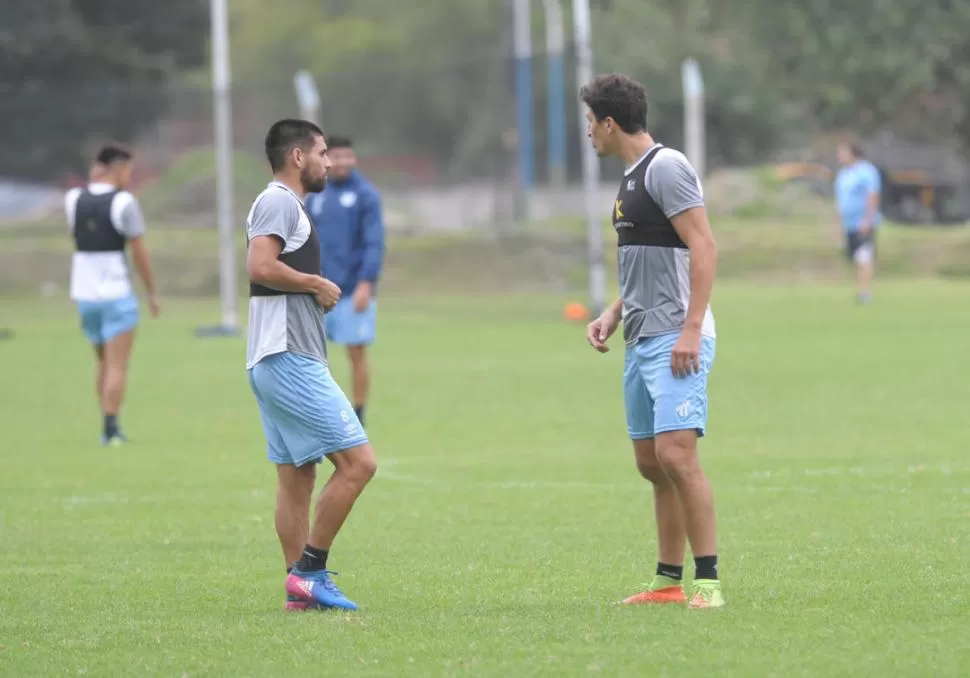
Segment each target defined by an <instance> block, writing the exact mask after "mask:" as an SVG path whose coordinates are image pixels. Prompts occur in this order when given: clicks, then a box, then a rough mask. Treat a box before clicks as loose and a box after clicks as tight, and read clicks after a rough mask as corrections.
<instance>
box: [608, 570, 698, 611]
mask: <svg viewBox="0 0 970 678" xmlns="http://www.w3.org/2000/svg"><path fill="white" fill-rule="evenodd" d="M686 602H687V596H685V595H684V586H683V584H681V582H680V581H678V580H677V579H671V578H670V577H665V576H663V575H660V574H658V575H656V576H655V577H654V578H653V581H652V582H650V585H649V586H648V587H647V590H646V591H643V592H642V593H637V594H636V595H633V596H630V597H629V598H627V599H625V600H624V601H623V603H624V604H625V605H671V604H673V605H683V604H684V603H686Z"/></svg>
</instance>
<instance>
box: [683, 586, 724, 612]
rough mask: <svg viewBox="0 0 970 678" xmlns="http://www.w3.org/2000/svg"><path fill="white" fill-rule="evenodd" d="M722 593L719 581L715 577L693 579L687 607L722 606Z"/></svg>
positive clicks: (693, 608)
mask: <svg viewBox="0 0 970 678" xmlns="http://www.w3.org/2000/svg"><path fill="white" fill-rule="evenodd" d="M724 605H725V601H724V594H723V593H721V582H719V581H718V580H717V579H695V580H694V585H693V586H692V587H691V590H690V602H688V603H687V607H689V608H690V609H692V610H706V609H709V608H713V607H724Z"/></svg>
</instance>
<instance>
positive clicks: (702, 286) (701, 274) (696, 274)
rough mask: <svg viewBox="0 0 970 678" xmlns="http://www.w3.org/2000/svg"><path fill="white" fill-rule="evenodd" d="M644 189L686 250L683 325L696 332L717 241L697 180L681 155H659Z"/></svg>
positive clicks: (710, 283) (711, 275) (704, 307)
mask: <svg viewBox="0 0 970 678" xmlns="http://www.w3.org/2000/svg"><path fill="white" fill-rule="evenodd" d="M647 192H648V193H650V195H651V196H652V197H653V199H654V200H655V201H656V202H657V205H659V206H660V208H661V209H662V210H663V212H664V214H665V215H666V216H667V218H668V219H670V223H671V224H673V226H674V229H675V230H676V231H677V235H679V236H680V239H681V240H682V241H683V242H684V244H685V245H687V249H688V250H689V251H690V301H689V302H688V305H687V317H686V318H685V328H687V329H688V330H690V331H696V332H697V333H698V334H699V333H700V329H701V325H702V324H703V322H704V315H705V314H706V313H707V305H708V303H709V302H710V300H711V290H712V289H713V287H714V275H715V272H716V268H717V244H716V243H715V241H714V234H713V233H712V232H711V223H710V221H708V218H707V208H706V207H705V206H704V195H703V192H702V190H701V183H700V180H699V179H698V177H697V173H696V172H695V171H694V168H693V167H692V166H691V165H690V163H689V162H687V159H686V158H684V157H683V156H682V155H680V154H669V155H662V156H660V157H658V158H657V159H656V160H654V165H653V166H652V167H651V168H650V171H649V172H648V174H647Z"/></svg>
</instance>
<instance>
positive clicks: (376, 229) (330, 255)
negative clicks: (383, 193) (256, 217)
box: [307, 136, 384, 424]
mask: <svg viewBox="0 0 970 678" xmlns="http://www.w3.org/2000/svg"><path fill="white" fill-rule="evenodd" d="M327 147H328V149H329V154H330V161H331V163H332V165H331V167H330V174H329V178H328V180H327V186H326V188H325V189H324V190H323V191H321V192H319V193H314V194H311V195H310V196H308V198H307V207H308V208H309V210H310V213H311V214H312V215H313V221H314V225H315V227H316V229H317V232H318V234H319V237H320V269H321V275H323V276H324V277H326V278H327V279H329V280H332V281H333V282H335V283H336V284H337V285H338V286H339V287H340V291H341V294H342V296H341V298H340V301H338V302H337V305H336V307H335V308H334V309H333V310H332V311H330V312H329V313H328V314H327V315H326V316H325V317H324V324H325V326H326V332H327V338H328V339H329V340H330V341H331V342H332V343H334V344H342V345H344V346H346V347H347V355H348V357H349V358H350V366H351V375H352V386H351V395H352V397H353V403H354V412H355V413H356V414H357V418H358V419H359V420H360V421H361V423H362V424H363V423H364V410H365V408H366V406H367V400H368V395H369V393H370V366H369V363H368V356H367V347H368V346H370V345H371V344H373V343H374V340H375V339H376V336H377V335H376V332H377V323H376V321H377V301H376V294H377V281H378V279H379V278H380V274H381V267H382V265H383V262H384V220H383V217H382V215H381V201H380V196H379V195H378V193H377V189H375V188H374V186H373V185H372V184H371V183H370V182H369V181H367V179H365V178H364V176H363V175H362V174H361V173H360V172H359V171H358V170H357V156H356V154H355V153H354V148H353V143H352V141H351V140H350V139H349V138H348V137H342V136H331V137H329V138H328V139H327Z"/></svg>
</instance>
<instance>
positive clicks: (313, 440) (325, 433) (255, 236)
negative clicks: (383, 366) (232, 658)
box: [246, 119, 377, 610]
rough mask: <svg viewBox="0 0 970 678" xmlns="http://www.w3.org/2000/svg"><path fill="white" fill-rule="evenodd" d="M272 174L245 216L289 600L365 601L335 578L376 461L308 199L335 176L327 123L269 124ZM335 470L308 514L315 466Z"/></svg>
mask: <svg viewBox="0 0 970 678" xmlns="http://www.w3.org/2000/svg"><path fill="white" fill-rule="evenodd" d="M265 145H266V157H267V159H268V160H269V164H270V167H271V168H272V170H273V181H272V182H271V183H270V184H269V186H268V187H267V188H266V190H264V191H263V192H262V193H260V194H259V196H258V197H257V198H256V200H255V201H254V202H253V206H252V208H251V209H250V212H249V218H248V219H247V220H246V236H247V241H248V247H249V251H248V255H247V261H246V268H247V271H248V273H249V280H250V284H249V296H250V299H249V329H248V332H249V335H248V339H247V342H246V370H247V372H248V374H249V384H250V387H251V388H252V391H253V393H254V394H255V396H256V403H257V404H258V406H259V413H260V416H261V418H262V422H263V431H264V433H265V434H266V443H267V454H268V456H269V460H270V461H271V462H273V463H274V464H276V470H277V476H278V478H279V490H278V492H277V498H276V532H277V535H278V536H279V540H280V544H281V546H282V547H283V557H284V559H285V562H286V565H287V576H286V581H285V585H284V588H285V589H286V595H287V601H286V606H285V607H286V609H287V610H306V609H310V608H316V607H324V608H341V609H345V610H356V609H357V605H356V603H354V602H352V601H351V600H349V599H348V598H347V597H346V596H345V595H344V594H343V593H342V592H341V591H340V589H338V588H337V586H336V585H335V584H334V582H333V580H332V579H331V577H330V575H331V574H333V573H332V572H330V571H329V570H327V557H328V555H329V552H330V547H331V544H332V543H333V540H334V538H335V537H336V536H337V532H338V531H339V530H340V528H341V526H342V525H343V523H344V520H346V518H347V516H348V515H349V514H350V510H351V509H352V508H353V505H354V502H356V501H357V497H359V496H360V494H361V492H363V491H364V488H365V487H366V486H367V483H368V482H370V479H371V478H372V477H373V476H374V473H375V472H376V470H377V462H376V461H375V459H374V451H373V449H372V448H371V445H370V442H369V441H368V439H367V435H366V434H365V433H364V429H363V427H362V426H361V425H360V421H359V420H358V419H357V415H356V414H354V408H353V407H352V406H351V404H350V401H348V400H347V396H346V395H344V392H343V391H342V390H340V387H339V386H338V385H337V383H336V382H335V381H334V379H333V377H332V376H331V375H330V369H329V367H328V365H327V340H326V335H325V333H324V328H323V315H324V313H325V312H326V311H329V310H331V309H332V308H333V307H334V305H335V304H336V303H337V300H338V299H340V288H339V287H338V286H337V285H335V284H334V283H333V282H331V281H329V280H326V279H325V278H322V277H321V276H320V275H319V273H320V241H319V239H318V238H317V232H316V229H314V227H313V223H312V221H311V219H310V215H309V214H308V213H307V211H306V207H305V206H304V200H305V199H306V196H307V193H311V192H314V193H315V192H319V191H321V190H323V188H324V185H325V184H326V178H327V170H328V169H329V167H330V160H329V158H328V157H327V145H326V143H325V142H324V139H323V133H322V132H321V131H320V128H319V127H317V126H316V125H314V124H313V123H311V122H307V121H305V120H289V119H287V120H280V121H279V122H277V123H275V124H274V125H273V126H272V127H271V128H270V130H269V132H268V133H267V135H266V142H265ZM324 457H326V458H327V460H328V461H330V463H331V464H332V465H333V467H334V472H333V475H331V476H330V479H329V480H328V481H327V483H326V485H324V487H323V490H322V491H321V492H320V496H319V498H318V499H317V505H316V510H315V512H314V518H313V521H312V522H309V521H308V520H307V516H308V514H309V512H310V502H311V499H312V496H313V487H314V482H315V480H316V465H317V464H318V463H320V462H321V461H322V460H323V458H324Z"/></svg>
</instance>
